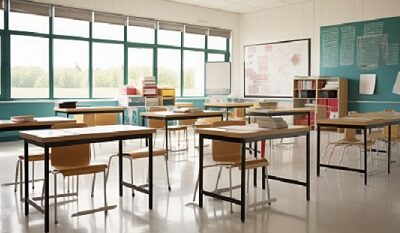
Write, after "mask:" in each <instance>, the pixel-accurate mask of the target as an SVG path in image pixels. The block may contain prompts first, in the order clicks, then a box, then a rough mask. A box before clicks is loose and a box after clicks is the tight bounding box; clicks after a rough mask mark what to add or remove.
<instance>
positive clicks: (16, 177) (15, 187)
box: [14, 159, 22, 192]
mask: <svg viewBox="0 0 400 233" xmlns="http://www.w3.org/2000/svg"><path fill="white" fill-rule="evenodd" d="M20 161H21V160H20V159H18V160H17V164H16V165H15V182H14V192H17V183H18V174H19V173H18V171H19V164H20ZM21 176H22V174H21ZM21 192H22V190H21Z"/></svg>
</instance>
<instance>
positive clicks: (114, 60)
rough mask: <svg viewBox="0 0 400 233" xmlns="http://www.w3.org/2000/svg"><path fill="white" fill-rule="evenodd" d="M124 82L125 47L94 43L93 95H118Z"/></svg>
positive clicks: (99, 96) (104, 96) (100, 96)
mask: <svg viewBox="0 0 400 233" xmlns="http://www.w3.org/2000/svg"><path fill="white" fill-rule="evenodd" d="M123 83H124V47H123V45H119V44H106V43H94V44H93V97H98V98H106V97H117V96H118V93H119V89H120V88H121V86H122V85H123Z"/></svg>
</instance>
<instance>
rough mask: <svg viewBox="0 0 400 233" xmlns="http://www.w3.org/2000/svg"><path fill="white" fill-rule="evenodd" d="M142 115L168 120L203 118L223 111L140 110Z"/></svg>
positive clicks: (220, 114)
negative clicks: (178, 111) (179, 111)
mask: <svg viewBox="0 0 400 233" xmlns="http://www.w3.org/2000/svg"><path fill="white" fill-rule="evenodd" d="M140 114H141V115H142V116H143V117H146V118H153V119H160V120H161V119H162V120H165V119H167V120H169V119H171V120H172V119H179V118H192V119H196V118H205V117H220V116H222V115H223V114H224V113H223V112H221V111H211V110H204V111H202V112H185V113H177V112H170V111H165V112H142V113H140Z"/></svg>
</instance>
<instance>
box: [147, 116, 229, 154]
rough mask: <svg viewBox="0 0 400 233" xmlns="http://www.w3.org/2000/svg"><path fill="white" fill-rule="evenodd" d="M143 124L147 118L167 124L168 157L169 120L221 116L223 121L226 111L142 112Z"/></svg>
mask: <svg viewBox="0 0 400 233" xmlns="http://www.w3.org/2000/svg"><path fill="white" fill-rule="evenodd" d="M140 114H141V116H142V126H144V125H145V120H146V119H153V120H162V121H164V125H165V149H166V151H167V158H168V133H167V132H168V121H174V120H190V119H199V118H209V117H221V121H223V120H224V113H223V112H221V111H210V110H206V111H202V112H186V113H176V112H168V111H164V112H142V113H140Z"/></svg>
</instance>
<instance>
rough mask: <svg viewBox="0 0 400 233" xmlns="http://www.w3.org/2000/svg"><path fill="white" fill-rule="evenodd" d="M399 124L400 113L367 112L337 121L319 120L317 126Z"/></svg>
mask: <svg viewBox="0 0 400 233" xmlns="http://www.w3.org/2000/svg"><path fill="white" fill-rule="evenodd" d="M398 122H400V113H397V112H394V113H388V112H368V113H353V114H352V115H351V116H346V117H342V118H339V119H320V120H318V121H317V123H318V124H323V125H326V126H329V125H343V126H372V125H385V124H386V125H388V124H393V123H398Z"/></svg>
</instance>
